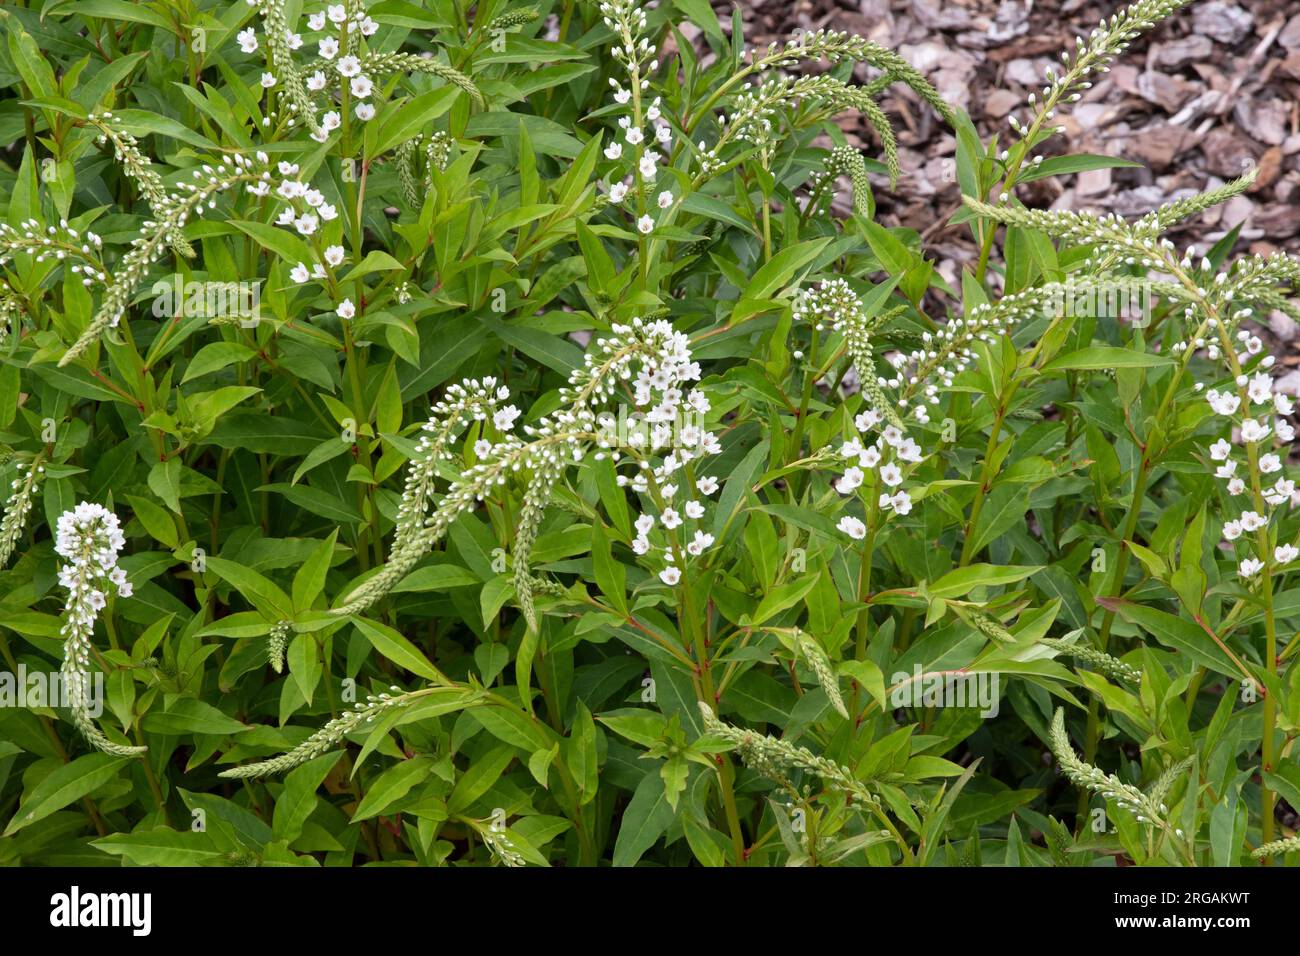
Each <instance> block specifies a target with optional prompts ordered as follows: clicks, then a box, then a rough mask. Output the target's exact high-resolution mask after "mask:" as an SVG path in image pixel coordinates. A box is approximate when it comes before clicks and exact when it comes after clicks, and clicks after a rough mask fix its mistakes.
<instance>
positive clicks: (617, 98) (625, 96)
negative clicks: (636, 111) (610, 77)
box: [614, 90, 632, 106]
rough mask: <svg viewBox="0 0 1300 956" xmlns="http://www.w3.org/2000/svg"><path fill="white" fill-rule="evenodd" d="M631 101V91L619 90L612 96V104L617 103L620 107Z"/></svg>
mask: <svg viewBox="0 0 1300 956" xmlns="http://www.w3.org/2000/svg"><path fill="white" fill-rule="evenodd" d="M631 100H632V91H631V90H619V91H618V92H616V93H615V94H614V102H615V103H618V104H619V105H620V106H622V105H625V104H627V103H629V102H631Z"/></svg>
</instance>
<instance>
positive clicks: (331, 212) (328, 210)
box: [316, 202, 339, 222]
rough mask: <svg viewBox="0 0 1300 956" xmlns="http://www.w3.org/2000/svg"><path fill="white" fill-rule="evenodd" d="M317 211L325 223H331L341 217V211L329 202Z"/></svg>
mask: <svg viewBox="0 0 1300 956" xmlns="http://www.w3.org/2000/svg"><path fill="white" fill-rule="evenodd" d="M316 211H317V212H318V213H319V214H320V217H321V219H323V220H324V221H325V222H329V221H331V220H333V219H337V218H338V217H339V211H338V210H337V209H336V208H334V207H333V206H331V205H330V204H329V203H327V202H323V203H321V204H320V208H319V209H317V210H316Z"/></svg>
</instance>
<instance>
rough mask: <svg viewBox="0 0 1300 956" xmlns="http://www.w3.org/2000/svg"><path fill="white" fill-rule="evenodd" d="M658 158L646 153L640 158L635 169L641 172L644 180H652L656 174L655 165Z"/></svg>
mask: <svg viewBox="0 0 1300 956" xmlns="http://www.w3.org/2000/svg"><path fill="white" fill-rule="evenodd" d="M658 158H659V157H658V156H657V155H656V154H654V153H646V154H644V155H643V156H642V157H641V161H640V162H639V163H637V168H638V169H639V170H640V171H641V175H642V176H643V177H645V178H646V179H653V178H654V175H655V172H656V166H655V163H656V162H657V160H658Z"/></svg>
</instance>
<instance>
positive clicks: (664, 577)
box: [659, 568, 682, 587]
mask: <svg viewBox="0 0 1300 956" xmlns="http://www.w3.org/2000/svg"><path fill="white" fill-rule="evenodd" d="M681 579H682V572H681V571H679V570H678V569H677V568H664V569H663V570H662V571H660V572H659V580H660V581H662V582H663V583H664V584H667V585H668V586H669V587H671V586H673V585H675V584H676V583H677V582H678V581H680V580H681Z"/></svg>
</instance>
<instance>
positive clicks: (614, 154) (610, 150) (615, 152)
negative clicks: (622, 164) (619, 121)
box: [604, 143, 623, 159]
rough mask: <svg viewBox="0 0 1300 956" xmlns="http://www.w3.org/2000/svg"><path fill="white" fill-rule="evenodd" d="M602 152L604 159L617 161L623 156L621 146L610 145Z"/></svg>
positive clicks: (616, 144) (620, 144)
mask: <svg viewBox="0 0 1300 956" xmlns="http://www.w3.org/2000/svg"><path fill="white" fill-rule="evenodd" d="M604 152H605V158H606V159H618V158H619V157H620V156H622V155H623V144H622V143H610V144H609V145H608V146H606V147H605V150H604Z"/></svg>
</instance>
